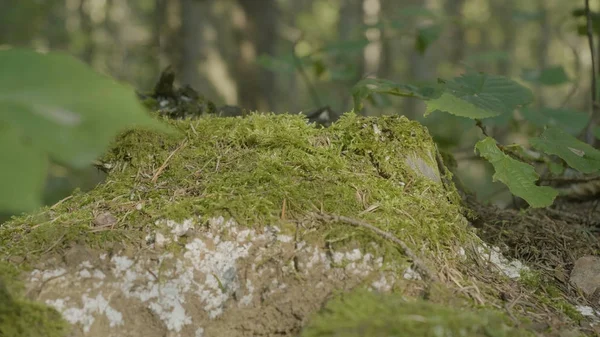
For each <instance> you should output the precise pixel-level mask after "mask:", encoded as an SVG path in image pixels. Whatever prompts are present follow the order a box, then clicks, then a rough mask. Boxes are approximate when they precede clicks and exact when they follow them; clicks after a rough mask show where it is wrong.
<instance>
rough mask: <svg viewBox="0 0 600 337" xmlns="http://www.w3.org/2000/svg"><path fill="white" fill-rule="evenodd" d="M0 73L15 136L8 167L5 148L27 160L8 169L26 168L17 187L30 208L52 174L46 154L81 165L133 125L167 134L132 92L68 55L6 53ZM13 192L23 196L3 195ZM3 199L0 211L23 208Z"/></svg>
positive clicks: (2, 117)
mask: <svg viewBox="0 0 600 337" xmlns="http://www.w3.org/2000/svg"><path fill="white" fill-rule="evenodd" d="M0 74H1V76H0V125H2V126H3V130H4V129H6V130H11V131H10V132H9V135H4V136H3V137H9V138H10V139H8V140H6V143H3V144H2V146H3V148H2V151H3V152H2V158H4V159H3V161H4V160H6V162H5V163H4V164H3V165H9V166H10V165H11V161H10V160H9V159H6V158H7V156H9V155H14V150H11V149H9V148H7V147H8V145H5V144H11V145H10V146H11V147H14V148H15V149H18V151H19V152H20V153H21V156H22V158H21V159H19V160H15V161H14V163H15V166H14V167H13V169H9V168H8V167H3V169H5V170H9V171H7V172H14V171H13V170H23V174H20V175H18V176H16V177H15V180H14V181H13V182H12V184H11V186H22V191H20V192H19V193H21V192H22V193H23V195H25V194H26V195H29V196H30V198H24V199H23V201H22V202H23V205H31V204H32V203H31V200H32V198H37V197H38V195H37V193H38V192H39V188H38V187H39V186H38V185H37V184H35V185H36V186H33V185H34V182H37V181H38V178H37V177H40V176H45V173H46V172H45V170H46V164H42V162H43V163H46V161H47V157H50V158H52V159H53V160H55V161H57V162H59V163H62V164H66V165H68V166H72V167H74V168H81V167H84V166H86V165H88V164H89V163H90V162H91V161H92V160H93V159H95V158H96V157H97V156H99V155H100V154H101V153H102V152H103V151H104V150H105V149H106V147H107V146H108V145H109V143H110V142H111V140H112V139H113V138H114V137H115V136H116V135H117V133H119V132H121V131H123V130H125V129H127V128H131V127H134V126H139V127H151V128H156V129H162V130H166V127H164V126H162V124H160V122H159V121H158V120H156V119H153V118H151V117H150V116H148V114H147V112H146V110H145V109H144V107H143V106H142V105H141V103H140V102H139V101H138V99H137V97H136V95H135V92H134V91H133V90H132V89H131V88H128V87H125V86H124V85H121V84H119V83H117V82H115V81H114V80H112V79H110V78H108V77H105V76H102V75H100V74H97V73H95V72H94V71H92V70H91V69H90V68H89V67H88V66H86V65H85V64H83V63H82V62H80V61H78V60H77V59H75V58H73V57H71V56H68V55H66V54H62V53H50V54H47V55H44V54H39V53H36V52H33V51H28V50H21V49H8V50H2V51H0ZM17 144H20V145H17ZM27 165H29V168H28V169H27V170H24V169H23V167H24V166H27ZM3 172H4V171H3ZM25 173H27V176H30V178H27V177H26V175H25ZM27 179H32V180H33V181H34V182H29V181H26V180H27ZM3 186H5V185H3ZM6 193H9V194H10V193H16V192H14V191H8V190H5V189H4V187H3V190H2V191H0V194H6ZM34 196H35V197H34ZM0 198H2V202H0V208H6V207H11V208H12V207H14V206H16V205H14V204H13V203H8V200H6V199H5V198H6V195H4V196H2V197H0ZM19 210H21V209H19Z"/></svg>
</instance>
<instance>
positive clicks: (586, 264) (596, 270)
mask: <svg viewBox="0 0 600 337" xmlns="http://www.w3.org/2000/svg"><path fill="white" fill-rule="evenodd" d="M569 282H571V284H572V285H573V286H575V287H577V288H579V289H581V291H582V292H583V293H584V294H585V295H586V296H592V295H593V294H594V292H596V290H597V289H598V288H599V287H600V257H598V256H583V257H580V258H579V259H577V261H575V266H574V267H573V270H572V271H571V276H570V279H569Z"/></svg>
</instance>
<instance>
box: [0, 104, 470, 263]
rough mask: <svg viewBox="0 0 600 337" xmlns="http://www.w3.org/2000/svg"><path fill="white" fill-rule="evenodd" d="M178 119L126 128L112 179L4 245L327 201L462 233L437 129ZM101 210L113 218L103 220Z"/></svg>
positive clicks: (90, 237) (344, 234) (64, 243)
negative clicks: (155, 126)
mask: <svg viewBox="0 0 600 337" xmlns="http://www.w3.org/2000/svg"><path fill="white" fill-rule="evenodd" d="M171 123H172V124H173V126H174V127H175V128H176V129H178V130H179V131H180V132H179V133H178V134H176V135H164V134H158V133H152V132H146V131H131V132H127V133H125V134H124V135H122V136H121V137H120V138H119V139H118V141H117V143H116V145H115V147H114V148H113V149H112V150H111V151H110V152H109V153H108V154H107V155H106V157H105V158H103V162H104V164H105V167H107V168H109V169H110V171H111V174H110V177H109V178H108V181H107V182H106V183H105V184H103V185H101V186H98V187H97V188H96V189H95V190H93V191H91V192H89V193H86V194H76V195H74V196H73V197H72V198H70V200H67V201H65V202H62V203H60V204H58V205H55V206H53V207H50V208H47V209H44V210H42V211H41V212H39V213H36V214H34V215H32V216H26V217H21V218H17V219H16V220H14V221H12V222H11V223H8V224H6V225H5V226H3V227H2V228H1V229H0V256H3V257H13V258H16V259H17V260H18V259H19V257H21V258H25V259H26V260H27V261H30V260H32V259H33V260H35V258H36V257H39V256H40V255H41V254H42V253H48V251H49V250H59V249H62V248H65V247H68V246H71V245H72V244H73V243H74V242H78V243H81V242H85V243H87V244H91V245H93V246H95V247H103V246H105V245H106V244H107V242H114V241H115V240H123V239H125V240H135V239H137V238H140V237H144V236H145V235H146V234H148V233H149V232H150V231H151V230H152V229H153V226H154V223H155V222H156V220H158V219H171V220H183V219H185V218H188V217H190V216H192V215H202V216H205V217H212V216H224V217H226V218H229V217H232V218H233V219H235V220H236V221H237V222H238V223H239V224H242V225H247V226H254V225H261V226H262V225H265V224H276V223H277V224H281V225H284V227H285V225H286V223H288V222H289V221H288V220H293V219H296V220H297V219H302V218H303V217H306V216H307V214H309V213H311V212H315V211H324V212H330V213H335V214H338V215H346V216H353V217H358V218H360V219H362V220H365V221H368V222H373V223H374V224H375V225H376V226H378V227H380V228H382V229H384V230H386V231H389V232H390V233H393V234H395V235H396V236H398V237H400V238H410V239H411V241H414V242H418V243H419V246H421V245H422V244H424V245H428V246H431V247H442V246H450V245H453V244H454V243H456V240H457V237H456V236H457V235H458V236H461V235H463V234H462V233H464V230H463V229H464V227H465V222H464V220H463V218H462V215H461V206H460V203H459V197H458V195H457V194H456V192H455V190H453V189H452V188H450V189H449V188H448V186H444V185H443V184H442V183H441V182H440V180H439V173H437V164H436V162H435V159H434V158H435V147H434V145H433V143H432V141H431V138H430V136H429V135H428V133H427V131H426V130H425V129H424V128H423V127H422V126H420V125H419V124H418V123H416V122H411V121H408V120H407V119H406V118H404V117H393V116H390V117H382V118H377V119H375V118H361V117H357V116H355V115H348V116H345V117H344V118H342V119H341V120H340V121H339V122H338V123H336V124H335V125H334V126H333V127H331V128H328V129H318V128H315V127H314V126H313V125H310V124H307V123H306V120H305V118H303V117H302V116H293V115H292V116H290V115H278V116H268V115H252V116H250V117H248V118H204V119H199V120H193V121H179V122H175V121H174V122H171ZM423 172H424V173H423ZM435 175H438V177H437V178H436V176H435ZM104 211H108V212H110V213H111V214H112V215H113V216H114V217H115V218H116V222H115V223H109V224H108V225H109V226H106V225H105V224H102V223H99V221H98V219H97V217H98V215H99V214H100V213H102V212H104ZM100 222H101V221H100ZM107 229H110V230H107ZM320 231H321V234H322V235H324V236H327V237H328V238H330V239H331V240H337V239H342V240H349V239H351V238H359V237H362V236H365V235H366V236H369V237H371V234H370V233H361V231H356V230H352V229H349V228H347V227H343V226H337V227H335V228H331V227H323V228H320Z"/></svg>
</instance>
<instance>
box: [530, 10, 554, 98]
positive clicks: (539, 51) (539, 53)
mask: <svg viewBox="0 0 600 337" xmlns="http://www.w3.org/2000/svg"><path fill="white" fill-rule="evenodd" d="M537 6H538V11H539V13H540V35H539V37H538V39H537V45H535V50H534V52H533V54H534V55H535V56H536V60H537V65H536V68H537V69H545V68H546V67H547V66H548V48H549V47H550V39H551V29H552V28H551V27H550V22H549V20H548V10H547V8H546V1H544V0H538V1H537ZM535 97H536V102H537V106H538V107H541V106H544V101H545V99H544V90H543V88H542V86H540V85H536V88H535Z"/></svg>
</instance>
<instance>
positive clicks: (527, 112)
mask: <svg viewBox="0 0 600 337" xmlns="http://www.w3.org/2000/svg"><path fill="white" fill-rule="evenodd" d="M520 111H521V114H522V115H523V117H524V118H525V119H526V120H527V121H529V122H531V123H532V124H534V125H536V126H538V127H541V128H543V127H545V126H558V127H561V128H562V129H563V130H565V131H567V132H568V133H570V134H572V135H577V134H579V133H580V132H581V131H582V130H583V129H584V128H585V126H586V125H587V122H588V120H589V119H590V117H589V115H588V114H587V113H585V112H581V111H577V110H571V109H563V108H557V109H555V108H541V109H533V108H529V107H526V108H523V109H521V110H520Z"/></svg>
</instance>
